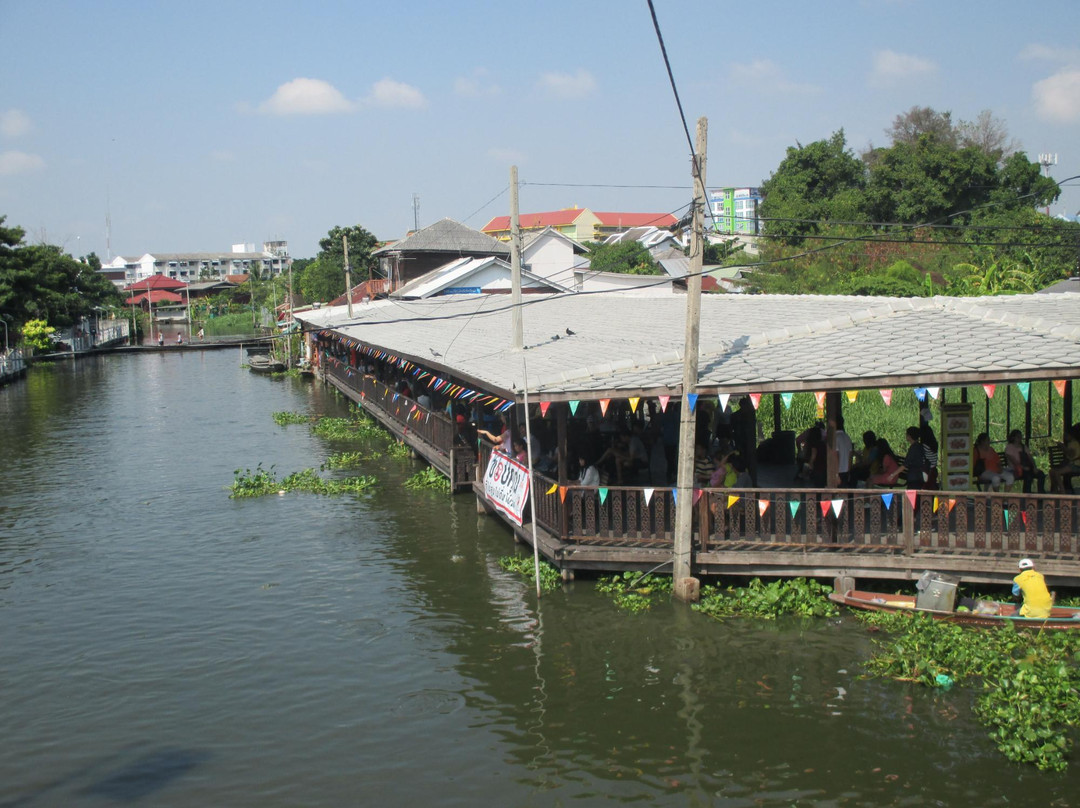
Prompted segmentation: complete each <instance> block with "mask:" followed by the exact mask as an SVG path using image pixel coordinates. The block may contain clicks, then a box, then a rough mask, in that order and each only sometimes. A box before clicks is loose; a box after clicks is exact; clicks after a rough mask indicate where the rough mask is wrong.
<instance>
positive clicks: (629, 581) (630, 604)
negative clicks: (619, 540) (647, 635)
mask: <svg viewBox="0 0 1080 808" xmlns="http://www.w3.org/2000/svg"><path fill="white" fill-rule="evenodd" d="M596 591H597V592H602V593H604V594H605V595H609V596H610V597H611V599H612V601H613V602H614V603H615V605H616V606H618V607H619V608H620V609H622V610H623V611H627V612H631V613H632V614H639V613H641V612H647V611H649V609H651V608H652V607H653V606H655V605H656V604H658V603H663V602H664V601H669V600H671V576H668V575H661V576H653V575H643V574H642V573H640V572H624V573H623V574H622V575H608V576H605V577H603V578H599V579H598V580H597V582H596Z"/></svg>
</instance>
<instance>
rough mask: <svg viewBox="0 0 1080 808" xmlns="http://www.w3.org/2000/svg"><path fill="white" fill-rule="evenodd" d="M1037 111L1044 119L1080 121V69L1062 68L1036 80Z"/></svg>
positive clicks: (1034, 89)
mask: <svg viewBox="0 0 1080 808" xmlns="http://www.w3.org/2000/svg"><path fill="white" fill-rule="evenodd" d="M1032 95H1034V96H1035V111H1036V113H1037V114H1038V116H1039V117H1040V118H1042V119H1043V120H1044V121H1054V122H1057V123H1072V122H1073V121H1080V70H1062V71H1061V72H1060V73H1055V74H1054V75H1053V76H1050V77H1049V78H1046V79H1043V80H1042V81H1037V82H1035V86H1034V87H1033V88H1032Z"/></svg>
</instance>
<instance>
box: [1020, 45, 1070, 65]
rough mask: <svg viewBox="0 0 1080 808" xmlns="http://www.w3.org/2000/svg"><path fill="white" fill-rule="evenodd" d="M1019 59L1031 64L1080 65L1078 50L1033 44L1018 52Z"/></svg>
mask: <svg viewBox="0 0 1080 808" xmlns="http://www.w3.org/2000/svg"><path fill="white" fill-rule="evenodd" d="M1020 58H1021V59H1026V60H1028V61H1033V62H1036V61H1037V62H1055V63H1057V64H1066V65H1080V48H1059V47H1056V46H1054V45H1042V44H1040V43H1037V42H1034V43H1032V44H1030V45H1028V46H1026V47H1025V48H1024V49H1023V50H1022V51H1020Z"/></svg>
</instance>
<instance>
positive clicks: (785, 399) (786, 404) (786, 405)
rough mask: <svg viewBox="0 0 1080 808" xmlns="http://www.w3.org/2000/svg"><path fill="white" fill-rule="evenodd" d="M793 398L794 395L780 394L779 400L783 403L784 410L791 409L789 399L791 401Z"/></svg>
mask: <svg viewBox="0 0 1080 808" xmlns="http://www.w3.org/2000/svg"><path fill="white" fill-rule="evenodd" d="M793 398H795V394H794V393H781V394H780V400H781V401H783V402H784V409H785V410H790V409H791V399H793Z"/></svg>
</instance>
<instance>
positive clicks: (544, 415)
mask: <svg viewBox="0 0 1080 808" xmlns="http://www.w3.org/2000/svg"><path fill="white" fill-rule="evenodd" d="M550 406H551V402H550V401H541V402H540V417H541V418H547V411H548V408H549V407H550Z"/></svg>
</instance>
